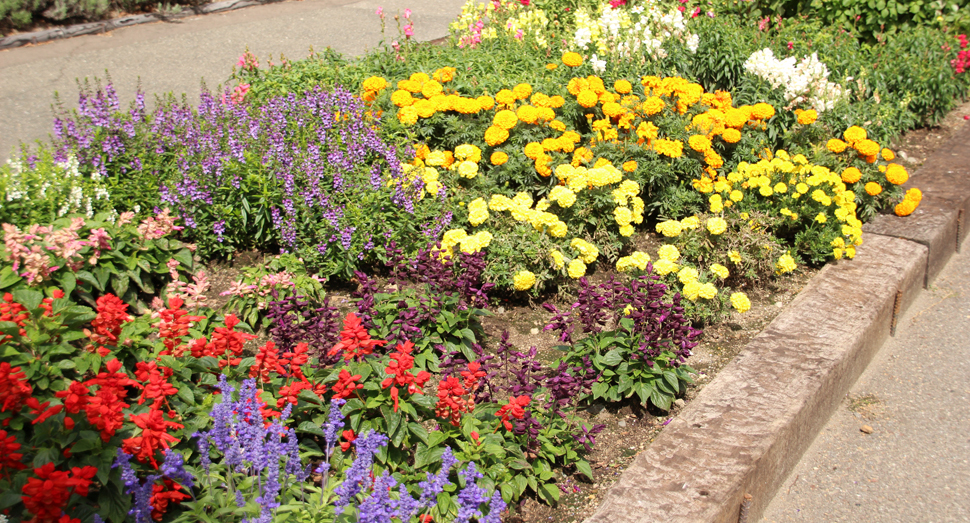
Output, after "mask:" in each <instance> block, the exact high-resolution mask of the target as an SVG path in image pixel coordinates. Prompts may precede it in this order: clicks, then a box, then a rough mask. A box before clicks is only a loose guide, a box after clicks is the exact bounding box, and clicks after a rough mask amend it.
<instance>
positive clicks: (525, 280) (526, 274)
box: [512, 271, 536, 291]
mask: <svg viewBox="0 0 970 523" xmlns="http://www.w3.org/2000/svg"><path fill="white" fill-rule="evenodd" d="M535 284H536V275H535V274H533V273H531V272H530V271H519V272H517V273H516V274H515V276H513V277H512V285H513V286H514V287H515V290H517V291H527V290H529V289H531V288H532V286H533V285H535Z"/></svg>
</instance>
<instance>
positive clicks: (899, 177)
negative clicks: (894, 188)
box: [886, 163, 909, 185]
mask: <svg viewBox="0 0 970 523" xmlns="http://www.w3.org/2000/svg"><path fill="white" fill-rule="evenodd" d="M906 180H909V173H907V172H906V168H905V167H903V166H902V165H899V164H895V163H891V164H889V165H887V166H886V181H888V182H889V183H891V184H893V185H902V184H904V183H906Z"/></svg>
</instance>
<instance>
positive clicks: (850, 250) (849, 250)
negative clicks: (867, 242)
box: [845, 246, 855, 260]
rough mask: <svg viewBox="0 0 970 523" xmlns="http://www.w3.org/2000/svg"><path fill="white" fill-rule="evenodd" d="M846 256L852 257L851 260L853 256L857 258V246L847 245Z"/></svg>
mask: <svg viewBox="0 0 970 523" xmlns="http://www.w3.org/2000/svg"><path fill="white" fill-rule="evenodd" d="M845 257H846V258H848V259H850V260H851V259H852V258H855V247H851V246H850V247H846V248H845Z"/></svg>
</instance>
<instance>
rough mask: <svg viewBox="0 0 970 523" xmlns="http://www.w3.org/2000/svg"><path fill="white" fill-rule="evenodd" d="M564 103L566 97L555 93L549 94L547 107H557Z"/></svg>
mask: <svg viewBox="0 0 970 523" xmlns="http://www.w3.org/2000/svg"><path fill="white" fill-rule="evenodd" d="M565 103H566V99H565V98H563V97H562V96H559V95H558V94H557V95H555V96H550V97H549V107H551V108H553V109H559V108H560V107H562V106H563V105H564V104H565Z"/></svg>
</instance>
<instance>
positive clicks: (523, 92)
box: [512, 83, 532, 100]
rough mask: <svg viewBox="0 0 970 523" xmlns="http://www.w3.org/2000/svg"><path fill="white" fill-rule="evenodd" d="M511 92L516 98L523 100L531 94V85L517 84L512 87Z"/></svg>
mask: <svg viewBox="0 0 970 523" xmlns="http://www.w3.org/2000/svg"><path fill="white" fill-rule="evenodd" d="M512 94H514V95H515V98H516V99H517V100H525V99H526V98H528V97H529V95H531V94H532V86H531V85H529V84H525V83H523V84H518V85H516V86H515V87H513V88H512Z"/></svg>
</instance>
